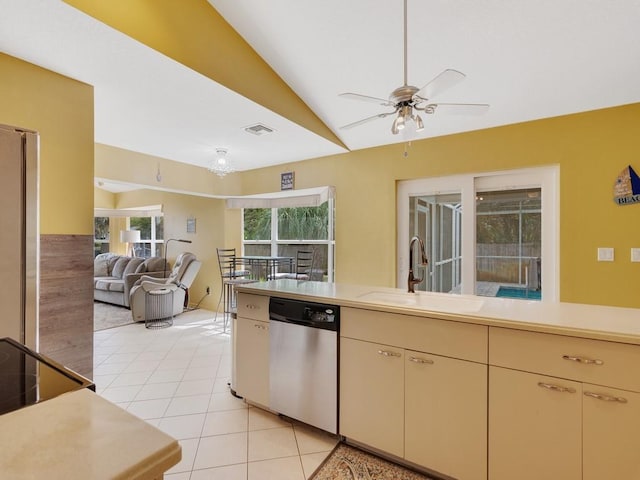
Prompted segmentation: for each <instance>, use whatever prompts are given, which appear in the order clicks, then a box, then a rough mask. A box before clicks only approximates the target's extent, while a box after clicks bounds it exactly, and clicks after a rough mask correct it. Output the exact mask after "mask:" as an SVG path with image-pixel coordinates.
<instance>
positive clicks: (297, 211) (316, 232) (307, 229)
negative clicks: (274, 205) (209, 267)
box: [278, 202, 329, 240]
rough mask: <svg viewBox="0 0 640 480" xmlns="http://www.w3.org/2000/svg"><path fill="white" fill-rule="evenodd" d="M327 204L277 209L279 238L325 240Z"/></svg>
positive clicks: (327, 214) (326, 236)
mask: <svg viewBox="0 0 640 480" xmlns="http://www.w3.org/2000/svg"><path fill="white" fill-rule="evenodd" d="M328 217H329V206H328V202H325V203H323V204H322V205H320V206H319V207H297V208H279V209H278V238H279V239H280V240H327V239H328V238H329V232H328V224H329V222H328Z"/></svg>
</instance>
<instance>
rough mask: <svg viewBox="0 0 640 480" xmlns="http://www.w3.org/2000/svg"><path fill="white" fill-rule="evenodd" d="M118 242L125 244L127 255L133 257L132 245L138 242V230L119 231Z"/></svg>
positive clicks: (134, 254) (134, 253)
mask: <svg viewBox="0 0 640 480" xmlns="http://www.w3.org/2000/svg"><path fill="white" fill-rule="evenodd" d="M120 241H121V242H122V243H126V244H127V253H131V256H132V257H135V256H136V251H135V249H134V245H135V244H136V243H138V242H139V241H140V230H120Z"/></svg>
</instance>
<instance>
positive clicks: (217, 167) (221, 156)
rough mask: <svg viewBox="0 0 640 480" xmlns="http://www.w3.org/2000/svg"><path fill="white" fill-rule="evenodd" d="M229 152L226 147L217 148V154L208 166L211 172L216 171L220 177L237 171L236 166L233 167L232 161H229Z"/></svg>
mask: <svg viewBox="0 0 640 480" xmlns="http://www.w3.org/2000/svg"><path fill="white" fill-rule="evenodd" d="M227 153H228V152H227V149H226V148H218V149H216V156H215V158H214V159H213V160H212V161H211V164H210V165H209V168H208V169H209V171H210V172H211V173H215V174H216V175H218V176H219V177H224V176H225V175H227V174H228V173H233V172H235V171H236V170H235V168H233V165H231V163H230V162H229V159H228V158H227Z"/></svg>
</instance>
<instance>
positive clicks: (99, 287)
mask: <svg viewBox="0 0 640 480" xmlns="http://www.w3.org/2000/svg"><path fill="white" fill-rule="evenodd" d="M166 271H167V272H169V271H170V268H169V264H168V263H167V265H166ZM143 275H147V276H151V277H158V278H162V277H163V276H164V275H165V260H164V259H163V258H162V257H150V258H138V257H127V256H124V255H116V254H114V253H101V254H99V255H97V256H96V257H95V259H94V260H93V299H94V300H98V301H100V302H106V303H112V304H114V305H121V306H123V307H127V308H129V293H130V292H131V288H132V287H133V285H134V283H136V281H138V279H140V277H142V276H143Z"/></svg>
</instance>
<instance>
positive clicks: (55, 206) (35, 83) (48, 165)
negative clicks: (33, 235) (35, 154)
mask: <svg viewBox="0 0 640 480" xmlns="http://www.w3.org/2000/svg"><path fill="white" fill-rule="evenodd" d="M0 123H2V124H5V125H12V126H16V127H21V128H25V129H29V130H35V131H36V132H38V133H39V134H40V169H39V173H40V233H41V234H79V235H92V234H93V87H91V86H90V85H86V84H84V83H81V82H78V81H75V80H72V79H70V78H67V77H64V76H62V75H59V74H56V73H53V72H50V71H48V70H45V69H42V68H40V67H37V66H35V65H32V64H30V63H26V62H23V61H21V60H18V59H16V58H13V57H10V56H8V55H5V54H2V53H0Z"/></svg>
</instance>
